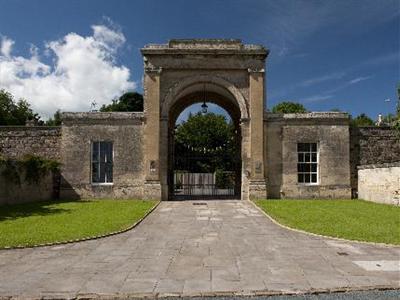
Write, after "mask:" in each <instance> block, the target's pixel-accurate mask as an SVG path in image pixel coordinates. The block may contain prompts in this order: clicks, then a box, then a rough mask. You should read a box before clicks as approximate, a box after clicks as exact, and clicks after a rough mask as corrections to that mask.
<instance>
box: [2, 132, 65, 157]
mask: <svg viewBox="0 0 400 300" xmlns="http://www.w3.org/2000/svg"><path fill="white" fill-rule="evenodd" d="M60 140H61V128H60V127H45V126H35V127H25V126H15V127H14V126H0V155H2V156H5V157H10V158H20V157H23V156H24V155H26V154H33V155H37V156H41V157H43V158H47V159H55V160H59V159H60Z"/></svg>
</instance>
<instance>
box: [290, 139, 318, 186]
mask: <svg viewBox="0 0 400 300" xmlns="http://www.w3.org/2000/svg"><path fill="white" fill-rule="evenodd" d="M299 144H316V146H317V151H316V153H317V161H316V164H317V171H316V172H312V171H310V172H299V171H298V169H297V166H298V164H299V163H301V162H299V153H314V152H313V151H310V152H304V151H298V147H299ZM319 146H320V143H319V142H315V141H313V142H310V141H298V142H297V143H296V157H297V159H296V161H297V163H296V170H297V171H296V177H297V180H296V182H297V184H298V185H302V186H316V185H320V184H321V181H320V169H319V167H320V147H319ZM310 164H311V162H310ZM299 173H302V174H310V176H311V174H313V173H317V174H316V175H317V181H316V182H299V178H298V177H299Z"/></svg>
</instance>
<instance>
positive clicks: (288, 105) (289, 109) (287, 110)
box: [272, 101, 307, 114]
mask: <svg viewBox="0 0 400 300" xmlns="http://www.w3.org/2000/svg"><path fill="white" fill-rule="evenodd" d="M272 112H273V113H283V114H294V113H306V112H307V109H306V108H305V107H304V106H303V104H301V103H296V102H291V101H284V102H281V103H278V104H277V105H275V106H274V107H273V108H272Z"/></svg>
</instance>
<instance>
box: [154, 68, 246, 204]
mask: <svg viewBox="0 0 400 300" xmlns="http://www.w3.org/2000/svg"><path fill="white" fill-rule="evenodd" d="M221 82H222V83H223V84H224V86H222V85H220V84H221ZM177 86H179V88H175V89H171V90H170V92H171V93H168V94H167V96H166V97H165V100H164V101H163V105H162V109H161V115H162V117H161V119H162V122H161V136H160V139H161V140H160V142H161V145H162V146H161V147H162V148H161V149H160V150H161V153H166V152H168V157H167V160H166V157H160V168H161V169H162V170H164V169H165V168H167V169H168V172H167V173H166V174H165V173H164V172H162V173H161V174H160V176H161V182H165V181H166V182H167V186H168V198H169V199H174V193H173V191H174V189H173V187H174V179H173V178H174V162H175V161H174V158H175V156H174V155H172V153H173V152H174V151H173V149H174V145H175V144H174V137H173V135H174V134H173V132H174V130H175V124H176V120H177V118H178V116H179V115H180V114H181V112H182V111H183V110H184V109H185V108H187V107H189V106H191V105H192V104H195V103H199V102H201V101H202V99H204V97H205V98H206V99H207V102H210V103H214V104H216V105H218V106H220V107H221V108H223V109H224V110H225V111H226V112H227V113H228V114H229V116H230V118H231V120H232V122H233V124H234V126H235V128H236V132H237V135H236V136H235V138H236V139H237V141H239V144H237V147H238V157H236V158H235V159H236V160H237V161H236V163H237V164H235V167H234V168H233V169H230V170H229V171H231V172H233V173H234V174H235V175H234V178H235V179H234V181H235V186H234V188H233V189H232V193H229V195H226V194H222V195H220V196H218V195H217V194H214V196H215V198H225V199H226V198H229V197H231V198H232V199H233V198H237V197H239V198H243V197H245V196H246V195H244V196H242V191H243V192H246V190H247V189H246V186H247V185H248V178H247V177H246V172H245V170H246V163H247V158H246V157H245V154H246V153H247V152H248V151H247V148H248V139H246V140H245V142H242V136H243V135H245V136H248V126H245V123H246V122H243V120H247V116H248V112H247V105H246V102H245V99H244V97H243V96H242V95H241V93H240V91H238V90H237V89H236V88H235V87H234V86H232V84H230V83H229V82H228V81H226V80H223V79H221V78H215V77H213V76H206V75H199V76H193V77H190V78H187V79H186V80H184V81H183V82H180V83H179V84H178V85H177ZM227 87H230V89H228V88H227ZM231 91H233V92H234V94H236V97H238V98H236V97H235V96H234V95H233V93H232V92H231ZM237 99H239V100H237ZM240 101H242V102H240ZM243 154H244V155H243ZM242 162H243V163H242ZM226 171H228V170H226ZM189 175H190V174H189ZM164 176H167V178H165V177H164ZM163 186H165V185H163ZM165 189H166V188H165ZM164 193H167V191H166V190H165V191H164ZM192 196H193V197H195V195H192ZM203 196H204V197H205V198H210V196H209V195H203ZM165 197H166V196H165ZM193 197H192V198H193ZM200 197H201V196H200ZM181 198H182V197H181ZM197 198H198V199H200V198H199V197H197Z"/></svg>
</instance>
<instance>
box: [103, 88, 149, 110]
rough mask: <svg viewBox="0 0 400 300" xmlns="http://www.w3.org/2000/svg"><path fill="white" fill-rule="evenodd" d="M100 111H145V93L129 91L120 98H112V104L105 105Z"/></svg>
mask: <svg viewBox="0 0 400 300" xmlns="http://www.w3.org/2000/svg"><path fill="white" fill-rule="evenodd" d="M100 111H102V112H111V111H143V95H141V94H139V93H136V92H127V93H125V94H123V95H122V96H121V97H119V98H118V99H114V100H112V103H111V104H109V105H103V106H102V107H101V108H100Z"/></svg>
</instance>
